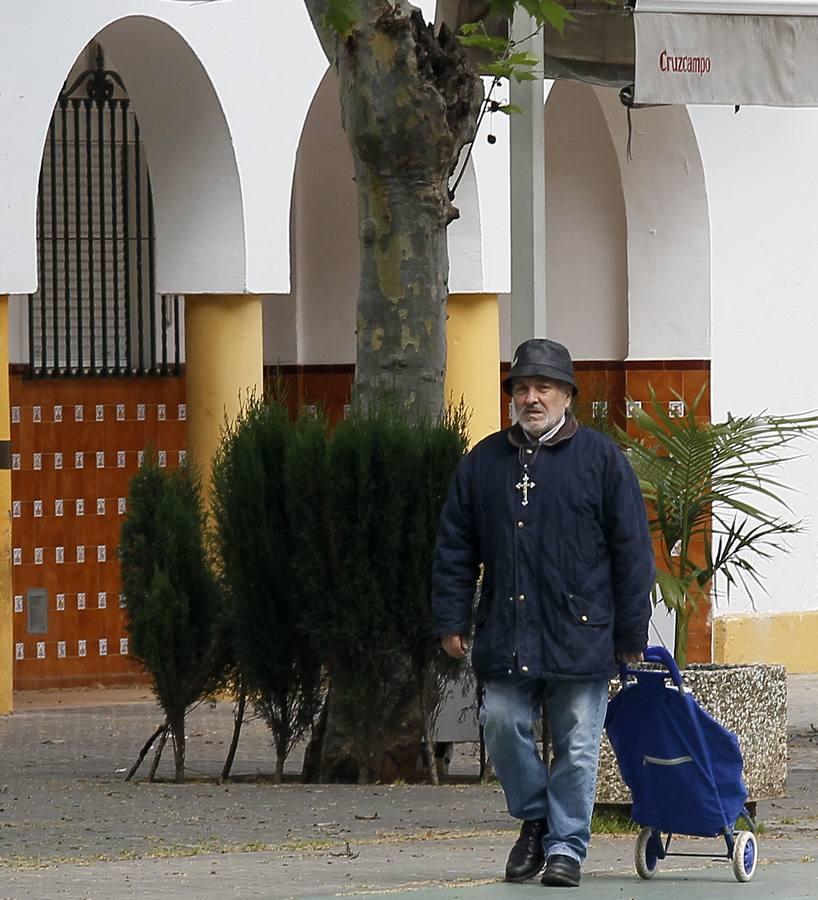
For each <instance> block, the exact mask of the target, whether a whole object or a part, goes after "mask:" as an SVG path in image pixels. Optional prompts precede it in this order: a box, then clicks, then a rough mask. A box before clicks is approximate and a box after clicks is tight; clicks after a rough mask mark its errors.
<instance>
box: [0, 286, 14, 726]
mask: <svg viewBox="0 0 818 900" xmlns="http://www.w3.org/2000/svg"><path fill="white" fill-rule="evenodd" d="M10 439H11V417H10V415H9V298H8V297H7V296H5V295H4V294H0V441H5V442H8V441H9V440H10ZM4 455H6V456H7V457H8V459H7V461H6V462H7V464H8V460H10V458H11V456H10V453H9V454H4ZM13 650H14V624H13V617H12V606H11V470H10V469H8V468H4V469H0V715H5V714H6V713H10V712H11V710H12V706H13V693H12V678H13V672H14V654H13Z"/></svg>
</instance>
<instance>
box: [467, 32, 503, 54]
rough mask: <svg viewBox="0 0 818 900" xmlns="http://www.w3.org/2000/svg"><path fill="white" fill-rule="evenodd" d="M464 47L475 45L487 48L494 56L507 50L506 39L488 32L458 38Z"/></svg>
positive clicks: (482, 48)
mask: <svg viewBox="0 0 818 900" xmlns="http://www.w3.org/2000/svg"><path fill="white" fill-rule="evenodd" d="M458 40H459V41H460V43H461V44H462V45H463V46H464V47H477V48H479V49H480V50H487V51H488V52H489V53H493V54H495V55H496V56H502V55H503V54H504V53H505V52H506V50H508V41H507V40H505V39H504V38H499V37H492V36H491V35H489V34H474V35H471V36H466V37H460V38H458Z"/></svg>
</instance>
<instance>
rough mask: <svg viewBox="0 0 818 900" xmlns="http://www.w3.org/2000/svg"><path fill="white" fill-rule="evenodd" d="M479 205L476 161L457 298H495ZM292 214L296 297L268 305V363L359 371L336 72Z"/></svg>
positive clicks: (299, 172) (308, 125)
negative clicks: (354, 365)
mask: <svg viewBox="0 0 818 900" xmlns="http://www.w3.org/2000/svg"><path fill="white" fill-rule="evenodd" d="M498 158H501V157H500V156H499V154H498ZM480 201H481V198H480V194H479V191H478V174H477V171H476V167H475V165H474V163H473V161H470V162H469V163H468V165H467V167H466V171H465V174H464V176H463V178H462V180H461V182H460V184H459V186H458V189H457V193H456V197H455V205H456V206H457V207H458V209H459V211H460V217H459V218H458V219H456V220H455V221H453V222H452V223H451V224H450V225H449V229H448V243H449V290H450V292H451V293H464V294H468V293H474V294H479V293H484V292H491V288H490V287H487V284H488V281H487V277H486V269H488V270H489V271H492V270H498V269H499V268H500V267H499V266H498V265H497V263H496V261H495V260H494V259H493V258H492V251H488V250H487V248H486V245H485V241H484V238H483V219H482V215H481V202H480ZM291 209H292V212H291V217H292V221H291V234H292V244H291V271H292V284H291V289H290V291H289V293H287V294H279V295H275V296H270V297H267V298H266V300H265V306H264V310H265V312H264V347H265V352H264V357H265V361H266V362H267V363H268V364H271V365H275V364H279V363H280V364H293V363H298V364H301V365H327V364H333V365H344V364H352V363H354V361H355V355H356V340H355V316H356V304H357V296H358V286H359V272H360V262H359V253H360V251H359V247H358V206H357V194H356V189H355V180H354V166H353V161H352V153H351V150H350V148H349V143H348V141H347V137H346V135H345V134H344V132H343V129H342V127H341V118H340V109H339V101H338V85H337V81H336V78H335V75H334V73H333V72H332V71H328V72H327V73H326V75H325V77H324V79H323V80H322V82H321V84H320V86H319V88H318V90H317V92H316V95H315V97H314V99H313V102H312V105H311V106H310V110H309V113H308V115H307V118H306V121H305V124H304V130H303V133H302V136H301V142H300V144H299V148H298V155H297V162H296V167H295V176H294V180H293V192H292V204H291ZM500 250H501V252H502V248H500ZM496 252H497V251H494V255H496ZM495 277H496V276H495ZM496 291H497V287H495V288H494V292H496Z"/></svg>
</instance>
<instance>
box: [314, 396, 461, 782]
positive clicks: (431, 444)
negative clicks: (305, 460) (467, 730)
mask: <svg viewBox="0 0 818 900" xmlns="http://www.w3.org/2000/svg"><path fill="white" fill-rule="evenodd" d="M464 432H465V428H464V422H463V416H462V415H459V416H449V417H448V418H446V419H445V420H444V421H442V422H441V423H439V424H435V423H433V422H429V421H420V422H418V421H412V420H410V419H409V418H408V417H407V414H406V413H405V412H403V411H402V410H400V409H398V408H397V407H396V406H395V405H393V404H390V403H381V404H380V405H379V406H378V407H377V408H374V407H372V406H370V407H369V409H368V410H367V411H363V410H359V411H357V412H356V413H355V414H354V415H353V416H351V417H350V418H349V419H347V420H345V421H344V422H342V423H341V424H339V425H338V427H337V429H336V431H335V434H334V435H333V438H332V440H331V442H330V445H329V450H328V463H327V479H326V491H327V515H328V525H329V530H328V537H329V540H328V550H329V565H330V572H331V580H330V585H329V586H328V589H327V590H325V591H323V592H321V593H320V595H319V596H318V597H317V598H316V607H315V610H314V612H313V614H312V615H311V617H310V628H311V630H312V632H313V639H314V641H315V643H316V645H318V646H321V647H323V648H325V653H326V660H327V664H328V669H329V673H330V678H331V685H332V687H331V700H330V703H331V705H330V717H331V720H332V722H333V723H334V727H335V728H339V729H340V730H341V731H343V733H344V734H345V736H346V738H347V746H348V748H349V752H350V754H351V755H352V757H353V758H354V760H355V762H356V763H357V765H358V767H359V780H362V781H363V780H369V779H371V778H372V777H374V776H376V775H377V773H378V772H379V771H380V770H381V766H382V763H383V761H384V757H385V755H386V753H387V751H388V749H389V747H390V744H391V743H393V742H396V741H398V740H400V739H402V738H405V736H406V731H407V728H411V727H413V726H412V725H411V724H410V722H411V721H412V720H413V719H414V720H416V724H417V728H418V733H417V734H416V738H417V741H416V746H417V745H419V744H420V737H421V733H422V732H424V722H425V723H427V724H426V727H425V734H426V738H427V748H428V744H429V728H428V722H429V720H430V718H431V715H432V711H433V709H434V707H435V705H436V703H437V700H438V696H439V690H440V687H441V684H440V680H441V678H440V673H441V672H442V671H444V668H442V667H444V666H445V663H444V662H443V660H442V658H441V656H440V650H439V648H438V646H437V642H435V641H434V640H433V638H432V623H431V610H430V578H431V566H432V554H433V550H434V543H435V536H436V532H437V525H438V520H439V516H440V511H441V508H442V506H443V502H444V500H445V497H446V492H447V489H448V485H449V481H450V480H451V476H452V473H453V472H454V468H455V466H456V465H457V462H458V460H459V459H460V457H461V456H462V454H463V451H464V448H465V434H464ZM445 671H448V668H445ZM418 710H420V715H419V716H418V715H416V713H417V711H418Z"/></svg>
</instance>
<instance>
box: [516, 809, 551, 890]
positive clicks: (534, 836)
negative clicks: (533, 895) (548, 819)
mask: <svg viewBox="0 0 818 900" xmlns="http://www.w3.org/2000/svg"><path fill="white" fill-rule="evenodd" d="M546 831H548V826H547V825H546V823H545V822H544V821H534V822H523V827H522V828H521V829H520V836H519V837H518V838H517V843H516V844H515V845H514V846H513V847H512V848H511V853H509V855H508V862H507V863H506V881H517V882H519V881H528V879H529V878H533V877H534V876H535V875H536V874H537V873H538V872H539V871H540V870H541V869H542V867H543V863H544V862H545V850H543V845H542V839H543V838H544V837H545V833H546Z"/></svg>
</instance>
